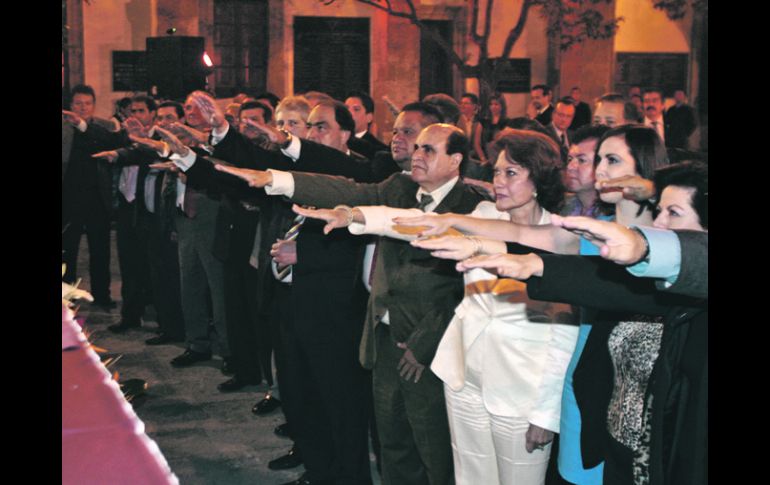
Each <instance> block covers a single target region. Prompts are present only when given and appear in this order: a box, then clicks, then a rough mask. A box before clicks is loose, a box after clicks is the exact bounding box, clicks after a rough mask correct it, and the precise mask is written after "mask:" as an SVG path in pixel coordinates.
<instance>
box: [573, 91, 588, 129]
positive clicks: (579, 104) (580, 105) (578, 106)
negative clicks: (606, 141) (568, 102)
mask: <svg viewBox="0 0 770 485" xmlns="http://www.w3.org/2000/svg"><path fill="white" fill-rule="evenodd" d="M570 97H571V98H572V99H574V100H575V117H574V118H572V123H571V124H570V125H569V129H570V130H573V131H574V130H577V129H578V128H580V127H581V126H585V125H590V124H591V107H590V106H588V103H586V102H585V101H582V100H581V97H582V92H581V91H580V88H579V87H578V86H575V87H574V88H572V91H570Z"/></svg>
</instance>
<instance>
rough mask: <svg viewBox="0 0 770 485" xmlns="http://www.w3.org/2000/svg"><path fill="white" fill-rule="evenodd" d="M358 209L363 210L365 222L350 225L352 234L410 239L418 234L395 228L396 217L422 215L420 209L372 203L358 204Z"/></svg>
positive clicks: (349, 228) (349, 229)
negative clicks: (400, 231) (396, 207)
mask: <svg viewBox="0 0 770 485" xmlns="http://www.w3.org/2000/svg"><path fill="white" fill-rule="evenodd" d="M356 209H358V210H360V211H361V214H363V216H364V222H363V223H359V222H353V223H351V224H350V225H349V226H348V231H350V233H351V234H355V235H360V234H376V235H378V236H388V237H392V238H394V239H400V240H403V241H410V240H412V239H416V237H417V235H416V234H402V233H399V232H397V231H395V230H394V229H393V226H394V224H393V218H394V217H410V216H417V215H422V214H423V212H422V211H421V210H419V209H394V208H391V207H386V206H381V205H379V206H378V205H372V206H358V207H356Z"/></svg>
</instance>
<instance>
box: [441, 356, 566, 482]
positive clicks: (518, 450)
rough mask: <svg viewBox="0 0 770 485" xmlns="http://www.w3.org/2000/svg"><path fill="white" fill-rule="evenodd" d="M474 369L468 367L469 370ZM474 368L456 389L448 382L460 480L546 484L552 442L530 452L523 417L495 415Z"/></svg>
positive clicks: (448, 396) (455, 459)
mask: <svg viewBox="0 0 770 485" xmlns="http://www.w3.org/2000/svg"><path fill="white" fill-rule="evenodd" d="M468 370H470V369H468ZM472 375H473V372H472V371H470V372H468V373H467V374H466V382H465V387H463V388H462V389H461V390H460V391H458V392H454V391H452V389H450V388H449V386H447V385H446V384H444V395H445V396H446V407H447V415H448V417H449V430H450V432H451V434H452V455H453V458H454V468H455V482H456V483H457V485H494V484H501V485H543V484H544V483H545V473H546V469H547V468H548V459H549V457H550V456H551V443H549V444H548V445H546V446H545V447H544V448H543V449H542V450H534V451H533V452H532V453H527V449H526V446H525V445H526V433H527V429H529V422H528V421H527V420H526V419H524V418H516V417H507V416H496V415H493V414H490V413H489V412H488V411H487V410H486V408H485V407H484V403H483V401H482V397H481V389H480V388H479V387H478V386H477V385H476V384H474V383H473V382H472V381H473V378H472Z"/></svg>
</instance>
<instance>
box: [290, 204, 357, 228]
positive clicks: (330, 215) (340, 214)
mask: <svg viewBox="0 0 770 485" xmlns="http://www.w3.org/2000/svg"><path fill="white" fill-rule="evenodd" d="M291 209H292V210H293V211H294V212H295V213H297V214H300V215H303V216H305V217H309V218H311V219H319V220H322V221H326V223H327V224H326V225H325V226H324V234H329V233H330V232H332V230H334V229H338V228H340V227H348V226H349V225H350V223H351V222H352V219H353V218H352V213H351V210H350V209H349V208H348V209H312V208H304V207H300V206H298V205H297V204H294V205H293V206H292V207H291Z"/></svg>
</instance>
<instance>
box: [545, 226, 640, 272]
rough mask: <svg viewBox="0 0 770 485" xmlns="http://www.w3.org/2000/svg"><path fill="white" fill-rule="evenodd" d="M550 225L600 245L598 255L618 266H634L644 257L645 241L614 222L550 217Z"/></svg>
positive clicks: (637, 234)
mask: <svg viewBox="0 0 770 485" xmlns="http://www.w3.org/2000/svg"><path fill="white" fill-rule="evenodd" d="M551 224H553V225H554V226H559V227H563V228H564V229H566V230H568V231H571V232H574V233H575V234H577V235H579V236H581V237H584V238H586V239H588V240H589V241H596V242H597V243H599V244H600V246H599V254H601V256H602V257H603V258H605V259H609V260H610V261H614V262H615V263H618V264H624V265H628V264H635V263H637V262H638V261H639V260H640V259H642V257H643V256H644V253H645V251H646V250H647V241H646V240H645V239H644V237H643V236H642V235H641V234H639V233H638V232H637V231H634V230H632V229H629V228H627V227H625V226H621V225H620V224H617V223H615V222H609V221H599V220H596V219H591V218H590V217H560V216H555V215H554V216H552V217H551Z"/></svg>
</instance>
